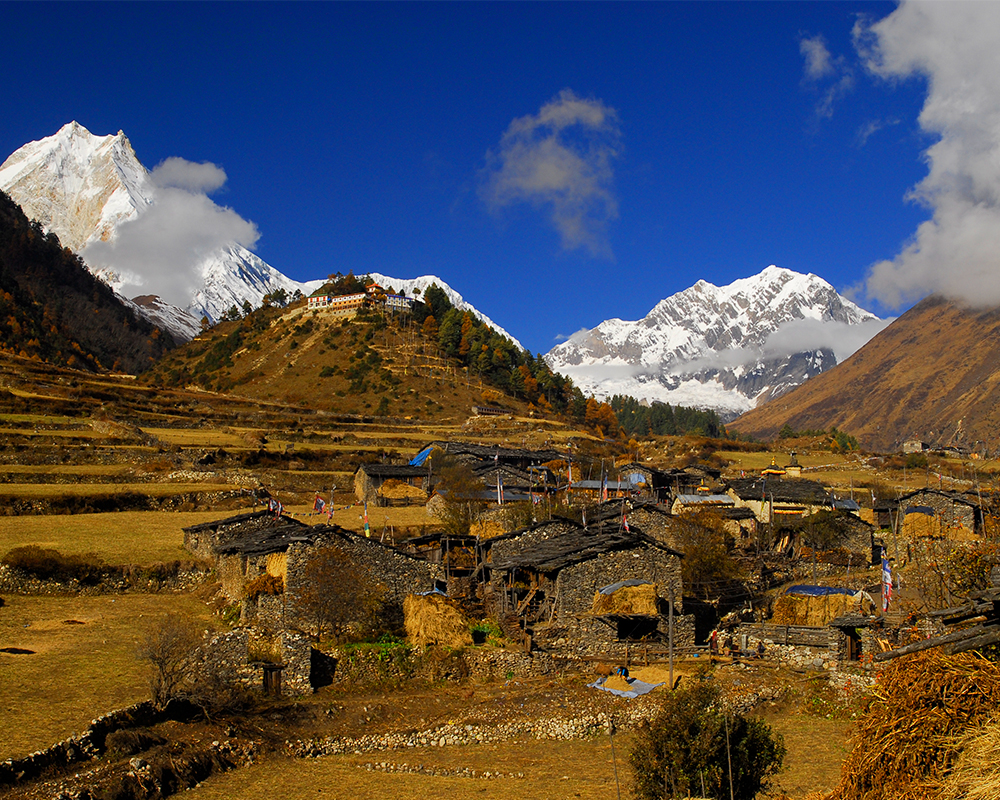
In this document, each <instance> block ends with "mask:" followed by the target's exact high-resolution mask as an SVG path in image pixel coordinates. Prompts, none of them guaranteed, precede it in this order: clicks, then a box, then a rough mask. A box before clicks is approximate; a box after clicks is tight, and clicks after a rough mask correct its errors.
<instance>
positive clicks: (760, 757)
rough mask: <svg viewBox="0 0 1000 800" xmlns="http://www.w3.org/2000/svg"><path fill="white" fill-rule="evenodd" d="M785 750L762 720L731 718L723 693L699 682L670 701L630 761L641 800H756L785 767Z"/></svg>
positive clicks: (641, 734)
mask: <svg viewBox="0 0 1000 800" xmlns="http://www.w3.org/2000/svg"><path fill="white" fill-rule="evenodd" d="M784 755H785V745H784V742H783V741H782V738H781V736H780V735H778V734H776V733H773V732H772V731H771V728H770V726H769V725H768V724H767V723H765V722H764V721H762V720H758V719H748V718H746V717H744V716H742V715H740V714H726V713H724V712H723V711H722V709H721V707H720V702H719V689H718V687H717V686H716V685H715V684H713V683H709V682H707V681H700V682H698V683H696V684H693V685H692V686H690V687H688V688H682V689H678V690H677V691H675V692H673V693H671V694H669V695H667V698H666V701H665V703H664V705H663V708H662V709H661V710H660V713H659V714H658V715H657V716H656V717H655V718H654V719H653V720H652V721H651V722H650V723H649V725H648V727H645V728H643V729H641V730H640V731H639V732H638V734H637V735H636V739H635V743H634V745H633V747H632V751H631V753H630V756H629V761H630V763H631V765H632V769H633V772H634V775H635V793H636V796H637V797H639V798H642V800H654V798H655V799H657V800H658V799H659V798H668V797H669V798H674V797H677V798H679V797H690V796H691V795H692V794H695V795H698V796H710V797H729V796H730V763H731V764H732V767H731V769H732V796H733V797H734V798H735V799H736V800H752V798H754V797H755V796H756V795H757V793H758V792H759V791H761V790H762V789H766V788H767V786H768V783H769V779H770V777H771V776H772V775H774V774H775V773H776V772H777V771H778V769H779V768H780V767H781V761H782V759H783V758H784Z"/></svg>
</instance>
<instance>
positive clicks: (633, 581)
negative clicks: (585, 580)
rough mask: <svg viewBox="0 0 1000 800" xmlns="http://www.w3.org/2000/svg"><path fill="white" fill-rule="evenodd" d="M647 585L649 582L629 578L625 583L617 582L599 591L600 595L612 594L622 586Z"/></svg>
mask: <svg viewBox="0 0 1000 800" xmlns="http://www.w3.org/2000/svg"><path fill="white" fill-rule="evenodd" d="M647 583H649V581H644V580H642V579H641V578H629V579H628V580H627V581H618V583H612V584H611V585H610V586H605V587H604V588H603V589H600V590H599V591H600V593H601V594H614V593H615V592H617V591H618V590H619V589H621V588H622V587H623V586H643V585H644V584H647Z"/></svg>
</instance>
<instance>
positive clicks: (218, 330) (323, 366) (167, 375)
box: [144, 301, 530, 421]
mask: <svg viewBox="0 0 1000 800" xmlns="http://www.w3.org/2000/svg"><path fill="white" fill-rule="evenodd" d="M144 378H145V379H146V380H148V381H150V382H153V383H156V384H159V385H165V386H169V387H176V388H184V387H188V386H197V387H200V388H202V389H208V390H211V391H219V392H227V393H232V394H234V395H239V396H242V397H245V398H249V399H253V400H261V401H273V402H279V403H288V404H290V405H293V406H300V407H302V408H311V409H316V410H319V411H327V412H333V413H337V414H359V415H364V416H378V417H395V418H408V419H414V420H417V419H419V420H435V421H441V420H451V421H461V420H465V419H467V418H468V417H469V415H470V414H471V413H472V406H474V405H492V406H495V405H499V406H502V407H503V408H506V409H510V410H512V411H514V412H515V413H517V414H528V413H529V411H530V409H529V407H528V404H527V403H525V402H522V401H519V400H517V399H515V398H512V397H509V396H505V395H504V394H503V393H501V392H499V391H496V390H494V389H492V388H491V387H490V386H489V385H488V384H487V383H485V382H484V381H483V380H482V379H481V377H480V376H478V375H476V374H475V373H472V372H471V371H470V372H468V373H467V372H466V370H465V369H464V368H462V367H461V366H460V365H458V364H457V363H456V362H454V361H453V360H452V359H449V358H447V357H446V356H444V355H443V354H442V353H441V351H440V348H439V346H438V343H437V341H436V339H435V338H434V337H429V336H428V335H427V334H426V332H425V331H424V330H423V329H422V328H421V326H420V325H419V324H418V323H416V322H414V321H413V320H412V319H411V318H410V315H408V314H402V315H397V316H387V317H382V316H378V315H365V316H358V317H353V318H344V317H341V316H337V315H334V314H331V313H327V312H323V311H314V310H307V309H306V308H305V302H304V301H300V302H299V303H296V304H294V305H293V306H290V307H289V308H287V309H279V308H263V309H259V310H257V311H255V312H254V313H253V314H252V315H251V316H249V317H246V318H244V319H242V320H238V321H234V322H223V323H221V324H220V325H217V326H215V327H214V328H212V329H211V330H209V331H206V332H204V333H202V334H201V335H200V336H198V337H197V338H195V339H193V340H192V341H190V342H188V343H187V344H185V345H183V346H181V347H179V348H177V349H176V350H175V351H173V352H172V353H170V354H168V355H167V357H165V358H163V359H162V360H161V361H160V362H159V363H158V364H157V365H156V367H155V368H154V369H153V370H151V371H150V373H149V374H148V375H147V376H144Z"/></svg>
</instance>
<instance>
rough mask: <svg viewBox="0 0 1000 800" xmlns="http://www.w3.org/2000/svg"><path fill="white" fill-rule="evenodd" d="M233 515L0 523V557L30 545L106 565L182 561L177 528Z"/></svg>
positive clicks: (153, 514)
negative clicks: (92, 557) (88, 557)
mask: <svg viewBox="0 0 1000 800" xmlns="http://www.w3.org/2000/svg"><path fill="white" fill-rule="evenodd" d="M248 510H249V509H248ZM234 513H237V512H219V511H197V512H178V511H118V512H114V513H109V514H68V515H60V516H31V517H0V555H2V554H3V553H6V552H8V551H9V550H10V549H11V548H14V547H22V546H24V545H29V544H34V545H38V546H39V547H44V548H46V549H54V550H58V551H59V552H61V553H64V554H67V555H70V554H76V555H84V554H87V553H95V554H96V555H97V556H99V557H100V558H101V559H102V560H103V561H104V562H105V563H107V564H151V563H156V562H158V561H174V560H177V559H181V560H183V559H185V558H191V554H190V553H189V552H187V551H186V550H184V548H183V544H184V532H183V531H182V530H181V529H182V528H184V527H187V526H188V525H197V524H199V523H202V522H209V521H211V520H214V519H219V518H221V517H224V516H231V515H232V514H234Z"/></svg>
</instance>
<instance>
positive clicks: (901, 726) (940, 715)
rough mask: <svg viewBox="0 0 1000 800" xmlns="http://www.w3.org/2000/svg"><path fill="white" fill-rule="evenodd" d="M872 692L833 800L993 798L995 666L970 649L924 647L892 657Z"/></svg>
mask: <svg viewBox="0 0 1000 800" xmlns="http://www.w3.org/2000/svg"><path fill="white" fill-rule="evenodd" d="M873 695H874V697H873V702H872V703H871V705H870V706H869V708H868V712H867V714H866V715H865V716H864V717H863V718H862V719H860V720H859V721H858V724H857V727H856V729H855V733H854V737H853V750H852V751H851V753H850V754H849V755H848V756H847V759H846V760H845V761H844V765H843V769H842V771H841V782H840V785H839V786H838V787H837V789H836V790H835V791H834V793H833V795H832V796H831V800H931V799H932V798H933V799H934V800H938V798H940V800H946V799H947V800H954V798H958V797H961V798H969V800H972V798H977V800H978V798H987V797H989V798H996V797H997V796H998V795H997V793H996V791H997V790H996V787H997V785H998V781H997V778H996V775H995V773H994V772H993V770H992V769H991V767H993V766H995V765H996V763H997V761H996V757H995V755H994V756H991V755H990V753H995V752H996V746H997V740H996V737H997V734H998V732H997V731H992V733H991V732H990V727H992V725H990V724H988V723H991V721H994V722H995V719H996V717H995V714H996V709H997V707H998V706H1000V664H996V663H994V662H992V661H990V660H988V659H986V658H984V657H983V656H981V655H979V654H978V653H976V652H968V653H961V654H959V655H954V656H946V655H943V654H942V653H941V652H940V651H938V650H926V651H924V652H922V653H916V654H913V655H909V656H903V657H901V658H897V659H895V660H893V661H891V662H890V663H889V665H888V666H887V667H886V669H884V670H883V671H882V672H880V673H879V675H878V678H877V682H876V685H875V688H874V690H873ZM963 747H964V748H965V751H964V752H962V748H963ZM963 757H964V758H963ZM985 759H991V760H992V761H991V764H986V763H985ZM963 762H964V763H963ZM952 787H954V788H960V789H962V791H964V792H966V793H965V794H963V793H961V792H954V791H951V788H952ZM974 789H981V792H982V793H978V794H977V793H975V792H974V791H973V790H974Z"/></svg>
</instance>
